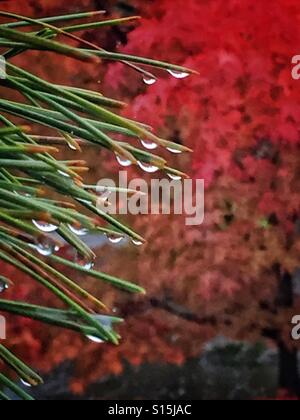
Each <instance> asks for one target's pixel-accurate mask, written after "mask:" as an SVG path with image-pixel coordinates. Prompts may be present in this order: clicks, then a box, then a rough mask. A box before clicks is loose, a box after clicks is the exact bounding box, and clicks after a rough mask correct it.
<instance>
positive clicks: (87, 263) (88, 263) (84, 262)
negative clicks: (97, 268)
mask: <svg viewBox="0 0 300 420" xmlns="http://www.w3.org/2000/svg"><path fill="white" fill-rule="evenodd" d="M75 263H76V264H78V265H80V266H81V267H82V268H84V269H85V270H91V269H92V268H93V267H94V265H95V262H94V260H93V259H92V258H89V257H85V256H84V255H81V254H80V253H77V254H76V257H75Z"/></svg>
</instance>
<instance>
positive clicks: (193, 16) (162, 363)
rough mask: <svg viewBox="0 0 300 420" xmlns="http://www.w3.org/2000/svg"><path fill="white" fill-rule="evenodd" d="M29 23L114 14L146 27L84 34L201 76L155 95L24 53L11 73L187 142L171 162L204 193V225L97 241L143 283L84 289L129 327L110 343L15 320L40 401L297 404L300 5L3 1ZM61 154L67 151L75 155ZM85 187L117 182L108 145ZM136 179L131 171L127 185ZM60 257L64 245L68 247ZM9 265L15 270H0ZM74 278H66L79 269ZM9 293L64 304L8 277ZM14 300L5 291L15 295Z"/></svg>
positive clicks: (14, 340) (66, 61)
mask: <svg viewBox="0 0 300 420" xmlns="http://www.w3.org/2000/svg"><path fill="white" fill-rule="evenodd" d="M1 8H2V9H3V10H9V11H14V12H18V13H22V14H26V15H29V16H37V17H40V16H46V15H52V14H62V13H71V12H74V11H79V10H96V9H105V10H107V16H128V15H136V14H138V15H141V16H143V19H142V21H141V23H140V24H139V25H135V26H130V25H129V26H128V25H127V26H123V27H114V28H112V29H109V30H97V31H93V32H85V33H84V34H82V35H83V37H84V38H85V39H87V40H89V41H93V42H95V43H97V44H98V45H101V46H103V47H104V48H109V49H115V50H119V51H125V52H129V53H134V54H137V55H138V54H139V55H147V56H150V57H154V58H158V59H164V60H168V61H172V62H174V63H176V64H182V65H185V66H189V67H191V68H194V69H196V70H198V71H199V72H200V75H199V76H193V77H189V78H187V79H185V80H177V79H175V78H172V77H170V76H169V75H166V74H165V73H158V74H157V76H158V81H157V83H155V84H154V85H152V86H148V85H147V84H145V83H143V80H142V79H141V75H139V74H138V73H135V72H133V71H131V70H130V69H129V68H127V67H126V66H123V65H122V64H114V63H109V62H105V63H103V64H102V65H101V66H100V67H95V66H94V65H86V64H82V63H77V62H74V60H72V59H70V58H62V57H56V56H54V55H52V54H46V55H43V56H41V54H39V53H28V54H26V55H23V56H22V58H18V60H19V64H21V65H23V66H24V67H26V68H29V69H30V70H31V71H35V72H37V73H38V74H40V75H42V76H43V77H45V78H47V79H49V80H51V81H54V82H59V83H62V84H63V83H68V84H71V85H77V86H80V87H84V88H90V89H96V90H98V91H101V92H103V93H105V94H107V95H112V96H113V97H115V98H118V99H122V100H124V101H126V102H127V103H128V107H127V108H126V111H125V115H127V116H129V117H130V118H136V119H138V120H140V121H144V122H146V123H149V124H151V125H152V126H153V127H154V128H155V130H157V131H158V132H159V133H160V134H161V135H162V136H164V137H169V138H172V139H174V140H175V141H177V142H179V143H183V144H185V145H187V146H189V147H191V148H193V149H194V153H193V155H191V156H178V157H177V156H170V155H168V158H169V159H171V160H173V161H174V162H173V163H174V164H175V165H177V166H178V167H179V168H180V169H182V170H184V171H186V172H187V173H189V175H190V176H191V177H192V178H194V179H196V178H201V179H202V178H204V180H205V184H206V193H205V206H206V216H205V223H204V224H203V225H201V226H195V227H186V226H185V223H184V219H183V218H181V217H180V216H165V215H163V216H162V215H161V216H137V217H134V218H132V217H131V218H127V221H128V222H130V223H131V224H132V225H133V227H134V228H135V229H136V230H138V231H139V232H140V233H141V234H143V235H144V236H145V237H146V238H147V241H148V242H147V244H146V245H145V246H143V247H138V248H136V247H132V246H129V245H128V246H122V247H116V246H112V244H110V245H109V244H107V243H105V242H103V241H101V240H99V243H95V244H94V246H95V247H96V249H97V254H98V260H97V261H98V262H97V268H98V269H100V270H103V271H105V272H110V273H112V274H114V275H119V276H121V277H122V278H126V279H130V280H133V281H136V282H137V283H139V284H141V285H143V286H145V287H146V289H147V291H148V295H147V296H146V297H143V298H140V297H139V298H137V297H132V296H127V295H122V294H120V293H116V292H114V291H112V290H111V289H110V288H106V287H104V286H103V285H102V284H99V283H98V282H96V281H93V280H90V279H85V278H80V276H79V277H77V279H78V281H80V282H82V283H84V284H85V285H86V287H87V288H88V289H89V290H91V291H93V293H95V294H96V295H97V296H99V297H101V299H102V300H104V301H105V302H106V303H107V304H108V306H109V307H110V308H111V309H113V310H114V312H115V313H116V314H118V315H120V316H123V317H124V318H125V323H124V325H123V326H122V327H121V328H120V330H121V334H122V336H123V340H122V343H121V345H120V346H119V347H114V346H111V345H106V344H105V345H99V344H93V343H91V342H89V341H88V340H84V339H83V338H82V337H79V336H78V335H76V334H73V333H68V332H65V331H61V330H58V329H56V328H49V327H44V326H42V325H41V324H38V323H35V322H32V321H29V320H24V319H18V320H17V319H16V318H12V319H11V320H10V322H9V337H11V339H10V345H11V346H12V348H13V349H14V350H15V351H16V352H18V353H19V354H21V355H23V357H24V359H25V360H26V361H27V362H28V363H31V364H32V365H33V366H34V367H36V368H37V369H39V370H40V371H41V372H43V373H44V374H45V376H46V384H45V386H44V387H41V388H40V389H38V390H34V393H35V395H36V396H37V397H39V398H48V399H63V398H64V399H80V398H91V399H124V398H125V399H148V398H151V399H163V398H166V399H244V398H245V399H258V398H294V397H296V396H300V379H299V366H298V350H299V342H296V341H293V340H292V339H291V328H292V327H291V319H292V317H293V316H294V315H296V314H299V315H300V304H299V301H300V299H299V296H300V270H299V269H300V263H299V251H300V241H299V239H300V238H299V234H300V218H299V210H300V194H299V188H300V153H299V145H300V131H299V130H300V81H295V80H293V79H292V77H291V69H292V65H291V59H292V57H293V56H294V55H296V54H300V29H299V28H300V25H299V24H300V5H299V1H297V0H285V1H284V0H274V1H273V2H272V5H271V4H269V3H268V2H266V1H263V0H256V1H253V0H243V1H238V0H228V1H226V2H224V1H221V0H172V1H171V0H150V1H141V0H127V1H126V0H124V1H114V0H109V1H100V0H99V1H96V0H74V1H72V2H65V3H64V4H63V3H62V2H61V1H56V0H49V1H46V0H40V1H38V0H32V1H25V0H23V1H22V2H20V1H13V0H10V1H1ZM64 153H65V155H67V154H68V155H70V156H72V153H74V152H71V151H70V150H65V151H64ZM84 158H85V159H87V160H88V162H89V164H90V167H91V170H90V172H89V174H88V176H87V179H88V180H89V181H91V182H95V181H97V180H98V179H100V178H102V177H116V176H117V173H118V170H119V167H118V165H117V163H116V162H115V161H114V160H113V159H111V157H110V156H109V155H108V154H106V153H105V152H97V154H96V155H95V150H94V149H93V150H87V151H85V152H84ZM137 175H139V176H140V175H141V174H140V173H139V172H138V171H137V170H133V169H130V171H129V176H130V177H132V178H133V177H136V176H137ZM67 251H68V250H66V252H67ZM1 270H2V271H5V272H7V271H8V270H9V268H7V267H3V266H1ZM72 275H73V273H72ZM10 276H11V277H13V278H14V279H15V287H14V290H10V291H9V292H8V296H10V297H12V298H14V299H16V298H20V299H21V298H22V299H24V300H28V301H29V302H34V303H35V302H39V303H41V300H42V302H43V304H49V305H55V304H56V303H57V302H56V301H55V300H53V298H52V297H51V296H50V295H49V294H48V293H47V292H45V291H44V290H42V289H39V288H37V286H36V284H34V283H32V282H30V280H28V279H25V278H24V277H23V276H20V275H18V274H17V273H10ZM9 294H10V295H9Z"/></svg>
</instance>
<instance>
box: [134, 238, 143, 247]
mask: <svg viewBox="0 0 300 420" xmlns="http://www.w3.org/2000/svg"><path fill="white" fill-rule="evenodd" d="M131 242H132V243H133V244H134V245H136V246H141V245H143V242H142V241H139V240H138V239H132V240H131Z"/></svg>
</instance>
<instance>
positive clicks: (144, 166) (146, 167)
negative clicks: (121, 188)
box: [138, 162, 159, 174]
mask: <svg viewBox="0 0 300 420" xmlns="http://www.w3.org/2000/svg"><path fill="white" fill-rule="evenodd" d="M138 165H139V167H140V168H141V169H143V171H145V172H147V173H148V174H153V173H154V172H157V171H158V170H159V168H158V167H157V166H154V165H151V164H149V163H145V162H138Z"/></svg>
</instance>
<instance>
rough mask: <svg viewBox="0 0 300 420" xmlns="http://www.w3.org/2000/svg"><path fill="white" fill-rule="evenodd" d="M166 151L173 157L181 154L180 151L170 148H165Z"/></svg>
mask: <svg viewBox="0 0 300 420" xmlns="http://www.w3.org/2000/svg"><path fill="white" fill-rule="evenodd" d="M167 150H168V151H169V152H171V153H174V154H175V155H180V154H181V153H182V150H177V149H173V148H172V147H167Z"/></svg>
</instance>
